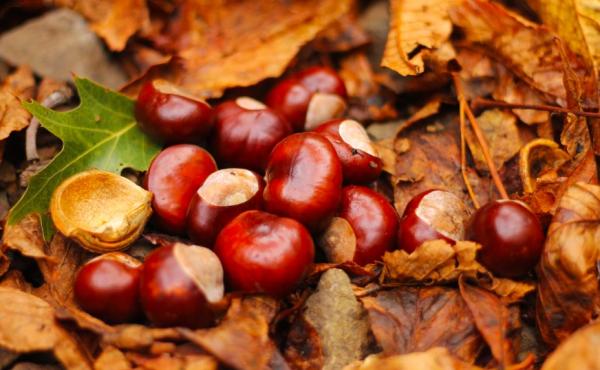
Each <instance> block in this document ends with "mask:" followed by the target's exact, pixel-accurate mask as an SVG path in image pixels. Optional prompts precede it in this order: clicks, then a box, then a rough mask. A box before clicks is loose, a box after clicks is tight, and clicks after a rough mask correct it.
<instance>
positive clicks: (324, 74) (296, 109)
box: [267, 66, 347, 131]
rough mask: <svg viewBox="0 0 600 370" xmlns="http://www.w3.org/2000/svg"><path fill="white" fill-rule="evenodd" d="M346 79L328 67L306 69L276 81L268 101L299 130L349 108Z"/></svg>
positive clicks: (338, 114)
mask: <svg viewBox="0 0 600 370" xmlns="http://www.w3.org/2000/svg"><path fill="white" fill-rule="evenodd" d="M346 97H347V93H346V87H345V86H344V81H343V80H342V79H341V78H340V76H339V75H338V74H337V72H336V71H335V70H333V69H331V68H328V67H320V66H315V67H310V68H307V69H304V70H302V71H300V72H298V73H296V74H293V75H291V76H290V77H288V78H286V79H284V80H282V81H281V82H279V84H277V85H276V86H275V87H274V88H273V89H272V90H271V91H270V92H269V95H268V96H267V104H268V105H269V106H270V107H272V108H274V109H276V110H278V111H279V112H281V114H283V116H284V117H285V118H287V120H288V121H289V122H290V123H291V124H292V126H293V127H294V129H295V130H296V131H302V130H310V129H312V128H314V127H315V126H316V125H317V124H319V123H321V122H323V121H326V120H328V119H331V118H335V117H339V116H340V115H341V114H343V112H344V110H345V109H346V103H345V99H346Z"/></svg>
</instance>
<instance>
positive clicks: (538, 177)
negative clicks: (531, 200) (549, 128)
mask: <svg viewBox="0 0 600 370" xmlns="http://www.w3.org/2000/svg"><path fill="white" fill-rule="evenodd" d="M567 160H569V155H568V154H567V153H566V152H565V151H563V150H562V149H560V148H559V146H558V144H557V143H556V142H555V141H552V140H549V139H535V140H532V141H530V142H529V143H527V144H526V145H524V146H523V147H522V148H521V150H520V153H519V174H520V175H521V183H522V184H523V191H525V193H533V192H534V191H535V190H536V188H537V184H538V182H540V183H543V182H548V181H556V179H557V177H558V176H559V175H558V173H557V171H558V170H559V168H560V167H561V166H562V165H563V164H564V163H565V162H566V161H567ZM534 171H535V172H534Z"/></svg>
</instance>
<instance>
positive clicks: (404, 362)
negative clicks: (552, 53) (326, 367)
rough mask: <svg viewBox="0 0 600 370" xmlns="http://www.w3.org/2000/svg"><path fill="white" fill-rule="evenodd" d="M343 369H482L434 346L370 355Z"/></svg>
mask: <svg viewBox="0 0 600 370" xmlns="http://www.w3.org/2000/svg"><path fill="white" fill-rule="evenodd" d="M344 370H482V368H480V367H478V366H473V365H471V364H469V363H465V362H463V361H461V360H459V359H457V358H456V357H455V356H453V355H451V354H450V352H448V350H447V349H446V348H443V347H434V348H431V349H429V350H427V351H424V352H413V353H409V354H405V355H395V356H390V357H385V356H382V355H371V356H368V357H367V358H365V359H364V360H363V361H362V362H359V363H354V364H351V365H348V366H346V367H345V368H344Z"/></svg>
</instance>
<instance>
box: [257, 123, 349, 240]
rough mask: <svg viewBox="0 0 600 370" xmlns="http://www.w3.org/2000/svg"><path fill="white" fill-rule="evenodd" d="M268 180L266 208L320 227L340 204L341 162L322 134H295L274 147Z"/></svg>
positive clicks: (313, 228)
mask: <svg viewBox="0 0 600 370" xmlns="http://www.w3.org/2000/svg"><path fill="white" fill-rule="evenodd" d="M266 180H267V186H266V187H265V191H264V201H265V207H266V210H267V211H269V212H271V213H275V214H278V215H282V216H287V217H291V218H293V219H295V220H298V221H300V222H302V223H303V224H304V225H306V226H308V227H309V228H310V229H312V230H319V229H321V228H323V227H325V226H326V225H327V223H328V222H329V220H330V219H331V217H332V216H333V215H334V213H335V211H336V209H337V206H338V204H339V200H340V194H341V189H342V165H341V163H340V160H339V159H338V157H337V154H336V153H335V150H334V149H333V146H332V145H331V143H330V142H329V141H328V140H327V139H325V137H323V136H322V135H320V134H317V133H314V132H304V133H299V134H293V135H291V136H288V137H287V138H285V139H284V140H283V141H281V142H280V143H279V144H277V145H276V146H275V148H274V149H273V152H272V153H271V156H270V157H269V163H268V165H267V171H266Z"/></svg>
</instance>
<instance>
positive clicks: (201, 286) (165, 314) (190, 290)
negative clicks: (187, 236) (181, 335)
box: [140, 243, 225, 328]
mask: <svg viewBox="0 0 600 370" xmlns="http://www.w3.org/2000/svg"><path fill="white" fill-rule="evenodd" d="M224 289H225V288H224V284H223V266H222V265H221V262H220V261H219V258H218V257H217V256H216V255H215V254H214V253H213V251H211V250H210V249H208V248H204V247H200V246H197V245H187V244H182V243H173V244H168V245H165V246H162V247H159V248H157V249H155V250H154V251H152V253H150V254H149V255H148V257H146V260H145V261H144V265H143V266H142V270H141V273H140V298H141V301H142V308H143V309H144V312H145V314H146V316H147V317H148V319H149V320H150V321H151V322H152V323H153V324H155V325H158V326H163V327H164V326H186V327H191V328H200V327H207V326H209V325H211V324H212V323H213V322H214V319H215V310H214V308H215V307H216V304H217V303H218V302H219V301H220V300H221V299H222V298H223V294H224Z"/></svg>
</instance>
